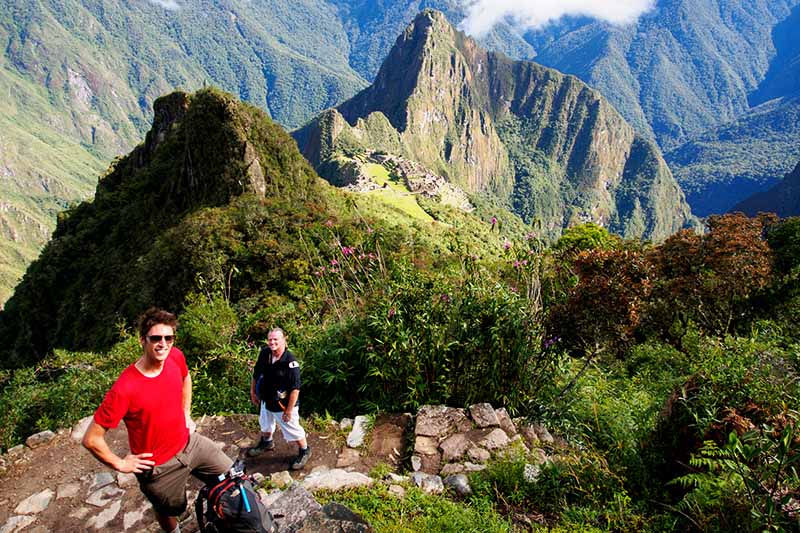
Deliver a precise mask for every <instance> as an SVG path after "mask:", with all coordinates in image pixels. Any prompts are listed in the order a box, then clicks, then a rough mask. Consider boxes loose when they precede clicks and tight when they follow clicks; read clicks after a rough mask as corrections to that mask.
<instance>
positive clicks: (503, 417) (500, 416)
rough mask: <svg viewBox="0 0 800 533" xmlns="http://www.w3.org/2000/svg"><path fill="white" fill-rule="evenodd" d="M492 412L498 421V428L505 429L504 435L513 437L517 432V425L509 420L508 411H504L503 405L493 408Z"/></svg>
mask: <svg viewBox="0 0 800 533" xmlns="http://www.w3.org/2000/svg"><path fill="white" fill-rule="evenodd" d="M494 414H496V415H497V420H499V421H500V429H502V430H503V431H505V432H506V435H508V436H509V437H513V436H514V435H516V434H517V427H516V426H515V425H514V422H513V421H512V420H511V417H510V416H509V415H508V411H506V408H505V407H501V408H500V409H495V410H494Z"/></svg>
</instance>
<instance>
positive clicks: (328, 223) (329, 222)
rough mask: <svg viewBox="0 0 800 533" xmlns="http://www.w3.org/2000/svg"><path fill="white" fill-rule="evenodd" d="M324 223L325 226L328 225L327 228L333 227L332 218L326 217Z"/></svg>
mask: <svg viewBox="0 0 800 533" xmlns="http://www.w3.org/2000/svg"><path fill="white" fill-rule="evenodd" d="M325 225H326V226H327V227H329V228H332V227H333V220H331V219H328V220H327V221H325Z"/></svg>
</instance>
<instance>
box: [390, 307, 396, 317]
mask: <svg viewBox="0 0 800 533" xmlns="http://www.w3.org/2000/svg"><path fill="white" fill-rule="evenodd" d="M395 314H397V311H396V310H395V308H394V307H392V308H391V309H389V318H392V317H393V316H394V315H395Z"/></svg>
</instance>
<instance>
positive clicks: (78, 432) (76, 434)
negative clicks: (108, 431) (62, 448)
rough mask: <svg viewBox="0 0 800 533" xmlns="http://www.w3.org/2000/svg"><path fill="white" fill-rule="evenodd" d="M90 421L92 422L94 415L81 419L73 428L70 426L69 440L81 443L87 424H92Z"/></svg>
mask: <svg viewBox="0 0 800 533" xmlns="http://www.w3.org/2000/svg"><path fill="white" fill-rule="evenodd" d="M92 420H94V415H89V416H87V417H85V418H81V419H80V420H79V421H78V422H77V423H76V424H75V425H74V426H72V433H70V438H71V439H72V440H74V441H75V442H81V441H82V440H83V435H84V434H85V433H86V430H87V429H88V428H89V424H91V423H92Z"/></svg>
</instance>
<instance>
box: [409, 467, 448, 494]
mask: <svg viewBox="0 0 800 533" xmlns="http://www.w3.org/2000/svg"><path fill="white" fill-rule="evenodd" d="M411 482H412V483H414V485H416V486H417V487H419V488H420V489H422V491H423V492H426V493H428V494H441V493H442V492H444V484H443V483H442V478H440V477H439V476H435V475H432V474H426V473H424V472H414V473H413V474H411Z"/></svg>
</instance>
